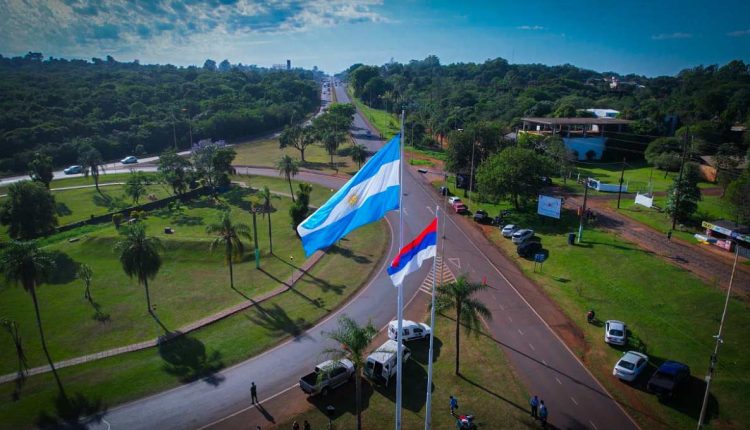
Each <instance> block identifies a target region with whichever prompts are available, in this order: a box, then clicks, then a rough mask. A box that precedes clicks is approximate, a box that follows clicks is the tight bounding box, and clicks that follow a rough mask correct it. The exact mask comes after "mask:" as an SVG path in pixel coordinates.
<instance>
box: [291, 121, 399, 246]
mask: <svg viewBox="0 0 750 430" xmlns="http://www.w3.org/2000/svg"><path fill="white" fill-rule="evenodd" d="M400 166H401V139H400V137H399V135H396V136H394V137H393V139H391V141H390V142H388V144H387V145H385V146H384V147H383V148H381V149H380V151H378V152H377V153H376V154H375V155H374V156H373V157H372V158H370V160H368V161H367V163H365V165H364V166H362V169H360V171H359V172H357V174H356V175H354V177H353V178H351V179H350V180H349V182H347V183H346V184H345V185H344V186H343V187H342V188H341V189H340V190H338V192H336V194H334V195H333V197H331V198H330V199H329V200H328V201H327V202H325V204H323V206H321V207H320V209H318V210H317V211H315V213H313V214H312V215H310V216H309V217H308V218H307V219H306V220H304V221H303V222H302V223H301V224H300V225H299V226H297V232H298V233H299V235H300V237H301V238H302V247H303V248H305V254H307V255H308V256H310V255H311V254H312V253H313V252H315V251H317V250H319V249H323V248H327V247H328V246H331V245H333V244H334V243H335V242H336V241H337V240H339V239H341V238H342V237H344V236H346V235H347V234H348V233H349V232H350V231H352V230H355V229H357V228H359V227H362V226H363V225H365V224H369V223H371V222H373V221H377V220H379V219H380V218H382V217H383V216H385V213H386V212H388V211H390V210H394V209H398V205H399V192H400V190H401V186H400V183H399V180H400V179H399V173H400V172H399V168H400Z"/></svg>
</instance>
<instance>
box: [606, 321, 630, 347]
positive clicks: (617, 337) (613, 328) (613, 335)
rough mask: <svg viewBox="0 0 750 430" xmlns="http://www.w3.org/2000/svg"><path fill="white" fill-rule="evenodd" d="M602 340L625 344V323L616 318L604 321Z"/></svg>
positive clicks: (614, 343)
mask: <svg viewBox="0 0 750 430" xmlns="http://www.w3.org/2000/svg"><path fill="white" fill-rule="evenodd" d="M604 341H605V342H607V343H611V344H613V345H625V344H626V343H627V341H628V330H627V326H626V325H625V323H624V322H622V321H617V320H609V321H607V322H605V323H604Z"/></svg>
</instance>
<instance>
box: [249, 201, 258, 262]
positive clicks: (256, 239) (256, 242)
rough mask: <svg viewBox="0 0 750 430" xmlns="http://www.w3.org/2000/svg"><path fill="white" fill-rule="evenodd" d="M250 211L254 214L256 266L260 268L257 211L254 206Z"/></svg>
mask: <svg viewBox="0 0 750 430" xmlns="http://www.w3.org/2000/svg"><path fill="white" fill-rule="evenodd" d="M250 212H251V213H252V214H253V240H254V242H255V268H256V269H260V249H258V227H257V224H256V222H255V218H256V214H257V211H256V210H255V208H254V207H253V208H252V209H250Z"/></svg>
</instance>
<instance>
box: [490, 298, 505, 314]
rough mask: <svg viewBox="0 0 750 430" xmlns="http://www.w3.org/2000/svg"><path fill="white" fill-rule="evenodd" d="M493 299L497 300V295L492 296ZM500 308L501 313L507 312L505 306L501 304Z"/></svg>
mask: <svg viewBox="0 0 750 430" xmlns="http://www.w3.org/2000/svg"><path fill="white" fill-rule="evenodd" d="M492 298H493V299H495V300H497V298H496V297H495V294H492ZM498 306H500V310H501V311H504V310H505V306H503V305H501V304H498Z"/></svg>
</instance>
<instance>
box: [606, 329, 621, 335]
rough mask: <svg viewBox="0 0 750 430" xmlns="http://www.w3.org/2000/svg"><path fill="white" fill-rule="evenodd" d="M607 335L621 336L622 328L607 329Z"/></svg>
mask: <svg viewBox="0 0 750 430" xmlns="http://www.w3.org/2000/svg"><path fill="white" fill-rule="evenodd" d="M609 335H610V336H622V335H623V332H622V330H617V329H614V328H613V329H612V330H610V331H609Z"/></svg>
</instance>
